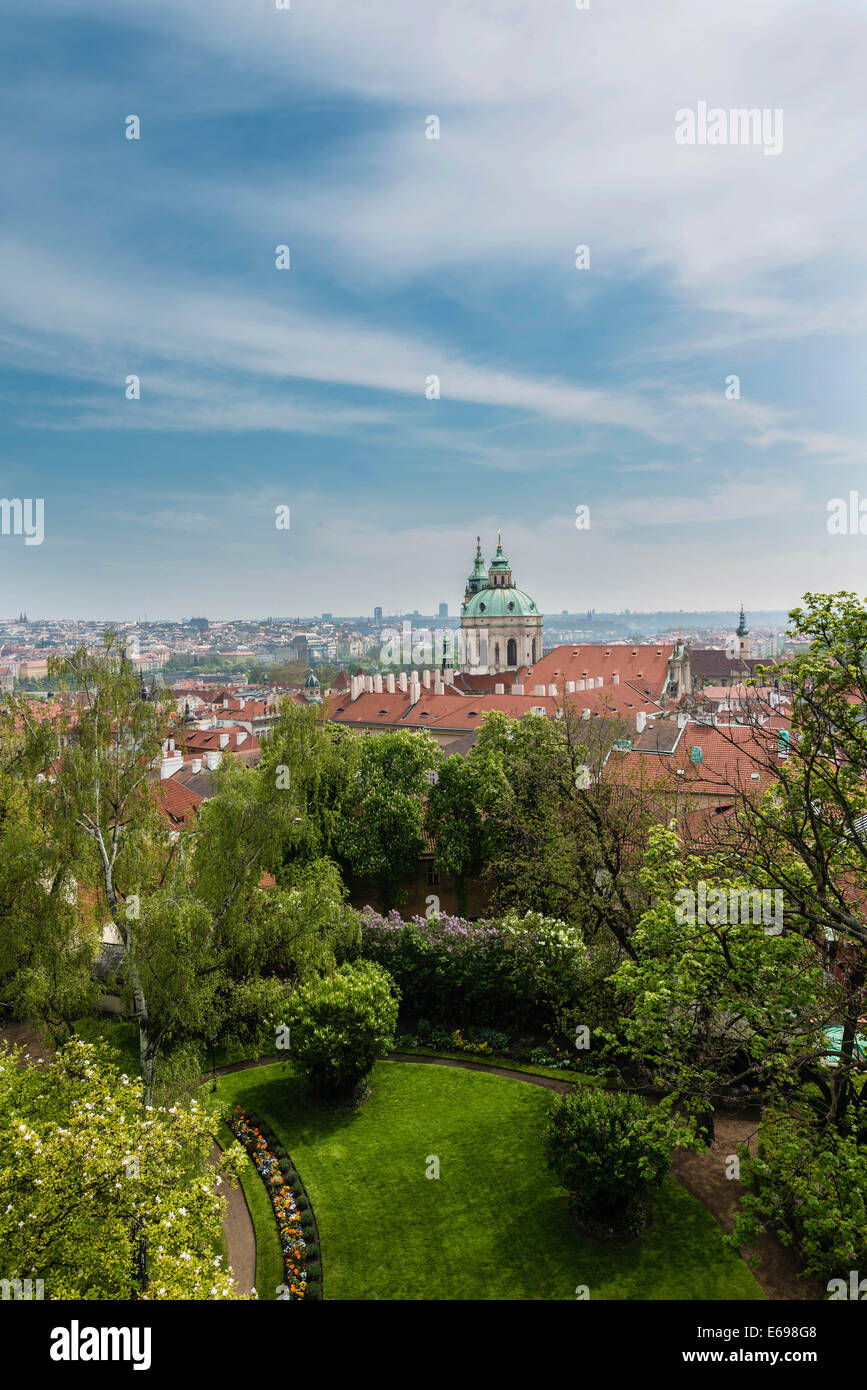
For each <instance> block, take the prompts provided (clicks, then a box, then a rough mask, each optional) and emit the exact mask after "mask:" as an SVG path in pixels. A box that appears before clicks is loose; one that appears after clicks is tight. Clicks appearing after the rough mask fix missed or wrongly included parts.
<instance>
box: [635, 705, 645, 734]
mask: <svg viewBox="0 0 867 1390" xmlns="http://www.w3.org/2000/svg"><path fill="white" fill-rule="evenodd" d="M646 726H647V715H646V714H645V712H644V710H643V709H640V710H639V711H638V713H637V714H636V716H635V732H636V733H638V734H643V733H644V730H645V728H646Z"/></svg>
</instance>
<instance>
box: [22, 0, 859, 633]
mask: <svg viewBox="0 0 867 1390" xmlns="http://www.w3.org/2000/svg"><path fill="white" fill-rule="evenodd" d="M3 11H4V25H3V28H4V30H5V38H4V43H3V48H2V53H0V167H2V170H3V184H2V188H3V196H2V200H0V206H2V213H0V266H2V273H0V421H2V424H0V464H2V476H0V491H2V495H3V496H4V497H7V498H10V499H12V498H20V499H35V498H42V499H43V500H44V517H45V520H44V539H43V540H42V543H41V544H31V545H27V544H26V543H25V537H24V536H22V535H15V534H0V596H2V597H0V616H8V615H10V614H12V615H14V614H17V613H18V612H19V611H20V610H21V609H26V611H27V612H28V614H29V615H30V616H31V617H33V616H37V615H39V616H46V617H62V616H78V617H82V618H84V617H94V618H111V619H117V618H131V617H138V618H141V617H144V616H145V615H147V616H148V617H150V618H154V617H183V616H189V615H192V614H196V615H206V616H209V617H212V618H219V617H226V618H228V617H244V616H248V617H261V616H268V615H294V614H310V615H312V614H316V613H320V612H322V611H332V612H335V613H347V614H348V613H353V614H365V613H371V614H372V611H373V608H374V606H375V605H382V606H383V607H384V609H385V610H386V611H387V612H395V611H401V610H407V611H408V610H411V609H419V610H421V611H422V612H425V611H431V610H433V611H435V609H436V605H437V604H438V603H439V602H441V601H447V602H448V603H449V607H450V610H451V612H452V613H455V612H457V611H458V609H459V604H460V600H461V597H462V594H463V587H464V582H465V579H466V576H467V575H468V573H469V572H470V569H471V567H472V561H473V556H474V551H475V538H476V535H477V534H480V535H481V537H482V543H483V549H484V551H485V555H486V557H488V558H490V557H491V556H492V554H493V551H494V548H495V546H496V535H497V529H498V528H501V529H502V534H503V544H504V549H505V551H506V554H507V555H508V557H509V559H510V560H511V563H512V568H513V573H514V580H515V582H516V583H517V584H518V585H519V586H520V587H521V588H524V589H526V590H527V591H528V592H529V593H530V594H531V595H532V596H533V597H534V598H535V599H536V601H537V603H538V605H539V607H540V608H541V609H542V610H543V611H547V612H556V613H559V612H560V611H561V610H562V609H568V610H570V611H584V610H586V609H589V608H595V609H598V610H612V609H613V610H617V609H622V608H626V607H628V608H631V609H632V610H633V611H638V610H648V609H657V608H668V609H681V608H685V609H689V608H729V609H730V608H733V607H735V606H737V605H738V604H740V603H741V602H743V603H744V605H745V606H746V608H747V611H749V609H750V608H751V607H752V608H755V609H759V608H778V609H788V608H790V607H791V606H793V605H794V604H795V603H796V602H798V600H799V598H800V596H801V595H802V594H803V593H804V592H805V591H807V590H837V589H855V590H857V591H858V592H859V593H864V592H865V590H867V585H865V583H864V579H863V576H865V575H867V535H863V536H862V535H860V534H845V535H839V534H830V533H829V531H828V526H827V522H828V515H829V512H828V507H829V503H830V502H831V501H832V499H835V498H846V499H848V497H849V494H850V493H851V492H853V491H854V492H856V493H857V494H858V497H859V498H860V497H861V496H863V497H864V499H865V502H867V469H865V464H864V461H865V448H864V438H865V424H867V393H865V390H864V381H865V369H867V361H865V350H864V330H865V325H867V279H865V258H867V250H865V243H867V239H865V226H867V217H865V213H867V180H865V177H864V169H865V144H867V122H865V120H864V116H863V84H864V76H863V74H864V71H865V68H867V61H865V60H867V11H865V10H864V6H863V3H862V0H851V3H850V0H825V3H823V4H822V5H818V4H816V3H809V4H808V3H804V2H803V0H730V3H728V4H726V5H724V6H720V5H716V4H712V3H710V0H654V3H653V4H650V5H648V4H640V3H639V0H589V7H588V8H586V9H578V8H577V6H576V5H573V4H572V3H571V0H524V3H517V0H291V8H288V9H278V8H277V0H138V3H136V4H134V5H131V4H126V5H119V4H118V3H117V0H40V3H39V5H38V6H35V5H33V3H32V0H5V4H4V7H3ZM700 103H706V106H707V107H708V108H711V109H714V108H719V109H721V110H722V112H723V113H724V114H725V113H727V112H728V111H729V110H731V109H734V108H742V107H743V108H758V109H760V110H765V111H767V112H769V113H774V112H776V113H781V114H778V116H777V117H776V120H777V129H778V133H779V135H780V136H781V140H780V141H779V143H780V146H781V147H780V148H778V149H776V150H773V149H771V150H769V149H768V143H767V141H766V142H765V143H762V142H761V141H754V142H753V143H734V142H729V143H727V144H719V143H715V144H711V143H704V144H701V143H694V144H684V143H679V141H678V139H677V138H676V133H677V130H678V127H679V125H682V124H683V122H682V118H679V117H678V113H679V112H683V111H684V110H687V111H696V112H697V111H698V109H699V104H700ZM133 115H134V116H137V117H138V120H139V126H140V131H139V134H140V138H138V139H129V138H127V131H128V129H130V128H131V127H130V123H129V122H128V117H130V116H133ZM433 117H436V121H437V122H438V131H437V130H436V122H434V121H433V120H432V119H431V118H433ZM434 132H436V133H438V135H439V138H438V139H434V138H428V137H429V135H430V134H432V133H434ZM735 133H736V132H735ZM281 246H282V247H288V248H289V255H288V260H289V266H288V268H285V269H278V267H277V264H276V262H277V260H278V252H277V248H278V247H281ZM581 246H584V247H588V248H589V253H584V254H583V255H576V248H577V247H581ZM282 259H283V260H285V259H286V257H285V255H284V256H283V257H282ZM579 260H582V261H584V262H587V261H588V260H589V264H584V265H582V267H581V268H579V266H578V265H577V264H576V261H579ZM130 377H137V378H138V379H139V383H140V385H139V389H140V397H139V399H128V398H127V392H128V389H129V388H128V385H127V383H128V380H129V378H130ZM432 378H436V379H437V380H438V391H439V394H438V398H437V396H436V386H435V383H434V382H433V381H432ZM732 378H737V386H736V387H735V386H733V385H732V382H731V379H732ZM727 383H728V384H727ZM736 390H737V392H738V394H734V393H735V391H736ZM287 507H288V508H289V517H290V524H289V526H288V528H283V529H279V528H278V527H277V525H276V519H277V516H278V511H277V509H278V508H287ZM578 507H587V508H589V526H587V527H586V528H583V529H578V528H577V527H576V525H575V522H576V515H577V513H576V508H578ZM865 511H867V506H865ZM282 515H283V516H284V517H285V512H284V513H282ZM865 527H867V518H865ZM6 529H8V528H6Z"/></svg>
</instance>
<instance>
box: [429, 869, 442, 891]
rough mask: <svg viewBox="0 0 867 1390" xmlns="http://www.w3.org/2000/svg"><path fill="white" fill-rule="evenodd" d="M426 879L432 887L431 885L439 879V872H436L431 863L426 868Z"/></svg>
mask: <svg viewBox="0 0 867 1390" xmlns="http://www.w3.org/2000/svg"><path fill="white" fill-rule="evenodd" d="M427 881H428V883H429V884H430V885H431V886H432V887H433V886H434V885H436V884H437V883H439V881H440V876H439V873H438V871H437V870H436V869H435V868H434V866H433V864H428V869H427Z"/></svg>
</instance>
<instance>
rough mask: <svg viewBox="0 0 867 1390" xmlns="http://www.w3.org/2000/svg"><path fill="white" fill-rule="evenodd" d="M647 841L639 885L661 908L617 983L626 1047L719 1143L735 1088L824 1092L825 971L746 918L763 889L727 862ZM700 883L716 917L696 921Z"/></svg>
mask: <svg viewBox="0 0 867 1390" xmlns="http://www.w3.org/2000/svg"><path fill="white" fill-rule="evenodd" d="M650 838H651V844H650V848H649V850H648V854H647V867H646V868H645V870H644V871H643V879H644V884H645V887H646V889H647V891H648V894H649V895H650V896H651V898H652V900H653V906H652V907H651V908H649V909H648V910H647V911H646V912H645V914H644V916H643V917H642V919H641V923H640V925H639V927H638V928H637V930H636V932H635V935H634V937H633V946H634V952H635V955H634V958H633V959H629V960H625V961H623V962H622V963H621V964H620V966H619V967H618V969H617V971H616V972H615V975H614V984H615V987H616V989H617V997H618V999H619V1001H621V1003H622V1004H623V1005H624V1006H625V1007H624V1008H623V1015H624V1017H623V1024H622V1027H623V1031H624V1036H625V1044H626V1046H627V1048H628V1049H629V1050H630V1051H631V1053H632V1055H633V1057H634V1058H635V1060H636V1061H637V1062H639V1063H641V1064H643V1065H644V1066H645V1067H646V1068H647V1069H648V1070H649V1072H650V1076H651V1078H652V1081H653V1084H654V1085H657V1086H659V1085H662V1086H663V1087H664V1088H665V1089H666V1090H667V1091H668V1092H670V1094H671V1095H672V1096H673V1097H674V1099H675V1100H676V1101H678V1102H680V1103H682V1104H683V1105H685V1106H686V1107H687V1108H688V1109H690V1110H691V1111H692V1112H693V1113H694V1114H695V1115H696V1116H699V1117H701V1119H702V1121H703V1124H704V1127H705V1128H706V1129H707V1130H708V1131H709V1132H710V1137H712V1114H713V1108H714V1105H715V1104H716V1103H717V1102H718V1101H719V1098H720V1096H721V1095H722V1094H723V1093H724V1092H725V1091H726V1090H727V1088H729V1087H730V1086H732V1085H736V1084H740V1085H749V1086H751V1087H753V1088H757V1089H759V1090H761V1091H762V1092H764V1091H767V1090H774V1091H776V1092H777V1093H778V1094H785V1093H788V1092H790V1091H791V1090H792V1089H793V1088H795V1087H798V1086H800V1085H802V1084H803V1083H804V1082H805V1081H807V1080H809V1081H812V1082H814V1083H816V1084H817V1085H819V1086H824V1085H825V1084H826V1077H827V1068H825V1067H824V1066H823V1063H822V1059H823V1056H824V1055H825V1053H826V1052H827V1050H828V1044H827V1040H826V1039H825V1038H824V1036H823V1034H822V1029H821V1025H822V1022H823V1021H824V1022H827V1021H828V1008H829V1005H828V999H827V983H826V980H825V975H824V970H823V961H822V958H821V956H820V955H819V953H818V952H817V951H816V950H815V949H814V948H813V947H812V946H810V945H809V944H807V943H806V942H805V941H804V940H803V938H802V937H801V936H800V935H799V934H798V933H797V932H792V931H789V932H785V933H781V934H772V933H773V932H775V931H776V928H775V927H771V930H770V931H769V930H768V927H767V924H765V923H764V922H763V921H762V920H760V921H758V922H756V921H754V920H749V918H750V917H752V916H753V915H754V911H753V910H752V909H751V908H750V904H749V902H748V901H747V900H746V899H745V898H742V897H741V894H742V893H749V891H750V890H755V889H756V888H757V887H759V885H757V884H756V883H755V882H754V883H752V884H745V883H744V881H743V880H742V879H740V878H739V877H738V876H737V875H735V874H733V873H732V871H731V868H730V866H729V865H728V864H726V863H725V862H719V861H715V860H713V859H708V858H705V859H700V858H698V857H696V856H690V857H687V858H686V859H685V860H682V859H681V857H680V853H681V850H680V842H679V840H678V837H677V835H676V833H675V832H674V831H671V830H663V829H662V828H659V829H657V830H656V831H654V832H652V833H651V837H650ZM701 884H704V885H705V887H704V893H705V898H706V899H709V900H710V903H711V907H710V908H709V909H708V908H705V909H704V910H703V911H701V912H699V911H698V910H697V909H696V903H697V902H698V892H699V888H700V885H701ZM688 894H693V897H692V898H691V899H690V898H688V897H687V896H685V895H688ZM733 895H734V896H733ZM688 903H692V907H691V908H689V907H686V906H685V904H688ZM742 903H743V905H744V906H745V907H746V908H747V909H748V910H747V911H746V912H743V911H742V910H741V908H742ZM730 904H731V905H733V907H734V911H733V912H731V911H729V905H730ZM731 917H734V918H735V919H737V920H729V918H731ZM745 917H746V918H747V920H743V919H744V918H745ZM702 918H705V920H702Z"/></svg>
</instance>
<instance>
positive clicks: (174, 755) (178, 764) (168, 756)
mask: <svg viewBox="0 0 867 1390" xmlns="http://www.w3.org/2000/svg"><path fill="white" fill-rule="evenodd" d="M170 742H171V743H172V748H171V751H170V752H168V753H165V754H164V755H163V758H162V761H161V762H160V781H161V782H164V781H165V780H166V778H167V777H174V775H175V773H176V772H180V770H181V768H182V767H183V765H184V755H183V753H182V752H181V751H180V749H175V747H174V739H171V740H170Z"/></svg>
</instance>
